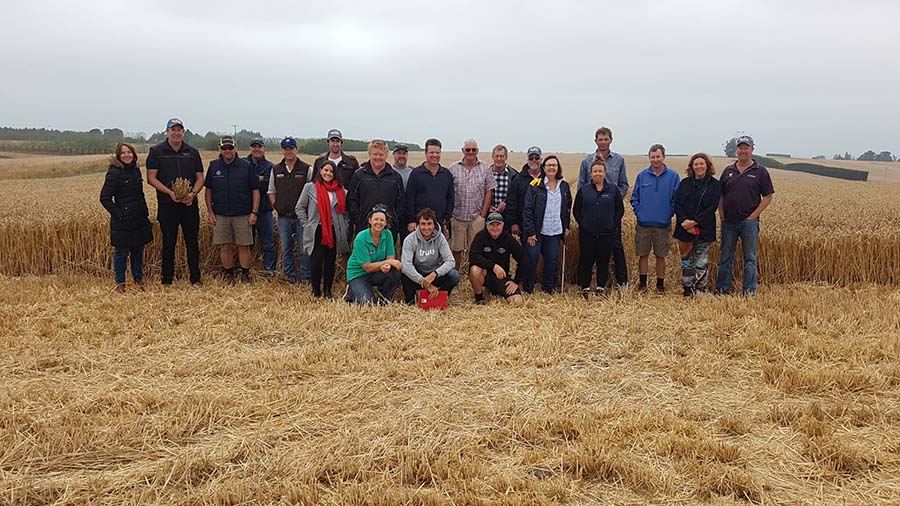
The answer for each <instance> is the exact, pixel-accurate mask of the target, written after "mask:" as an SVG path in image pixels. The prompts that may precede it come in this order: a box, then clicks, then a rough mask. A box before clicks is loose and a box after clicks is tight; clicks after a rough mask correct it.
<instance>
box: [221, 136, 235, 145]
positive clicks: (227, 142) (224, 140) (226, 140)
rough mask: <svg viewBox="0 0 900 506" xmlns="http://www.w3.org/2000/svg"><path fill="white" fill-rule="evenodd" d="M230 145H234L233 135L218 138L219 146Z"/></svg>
mask: <svg viewBox="0 0 900 506" xmlns="http://www.w3.org/2000/svg"><path fill="white" fill-rule="evenodd" d="M225 146H231V147H234V137H231V136H226V137H222V138H221V139H219V148H222V147H225Z"/></svg>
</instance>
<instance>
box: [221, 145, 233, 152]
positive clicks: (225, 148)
mask: <svg viewBox="0 0 900 506" xmlns="http://www.w3.org/2000/svg"><path fill="white" fill-rule="evenodd" d="M219 149H221V150H222V151H231V150H232V149H234V146H222V147H220V148H219Z"/></svg>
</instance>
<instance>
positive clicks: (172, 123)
mask: <svg viewBox="0 0 900 506" xmlns="http://www.w3.org/2000/svg"><path fill="white" fill-rule="evenodd" d="M176 125H177V126H180V127H181V128H184V123H182V122H181V120H180V119H178V118H172V119H170V120H169V121H166V130H168V129H170V128H172V127H173V126H176Z"/></svg>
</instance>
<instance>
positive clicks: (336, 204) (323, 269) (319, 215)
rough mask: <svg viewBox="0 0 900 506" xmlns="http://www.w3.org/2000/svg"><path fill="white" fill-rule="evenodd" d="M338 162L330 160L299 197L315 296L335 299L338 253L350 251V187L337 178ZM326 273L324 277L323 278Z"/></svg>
mask: <svg viewBox="0 0 900 506" xmlns="http://www.w3.org/2000/svg"><path fill="white" fill-rule="evenodd" d="M335 172H337V165H336V164H335V163H334V162H332V161H326V162H325V163H324V164H323V165H322V167H321V168H320V169H319V174H318V175H317V176H316V180H315V181H314V182H311V183H306V185H304V186H303V192H302V193H301V194H300V198H299V199H298V200H297V207H296V211H297V219H298V220H300V225H301V226H302V227H303V252H304V253H306V254H307V255H308V256H309V263H310V265H309V269H310V277H311V281H312V294H313V297H322V296H323V295H324V296H325V297H326V298H328V299H330V298H331V286H332V284H334V267H335V261H336V258H337V255H343V254H344V253H347V252H348V251H349V250H350V248H349V245H348V244H347V223H348V222H347V206H346V201H345V196H346V194H347V190H345V189H344V187H343V186H341V184H340V183H339V182H338V180H337V179H336V178H335ZM323 274H324V279H323Z"/></svg>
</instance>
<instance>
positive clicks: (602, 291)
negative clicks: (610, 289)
mask: <svg viewBox="0 0 900 506" xmlns="http://www.w3.org/2000/svg"><path fill="white" fill-rule="evenodd" d="M605 291H606V289H605V288H603V287H602V286H598V287H597V290H596V291H595V292H594V294H595V295H596V296H597V297H600V296H601V295H603V294H604V293H605Z"/></svg>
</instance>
